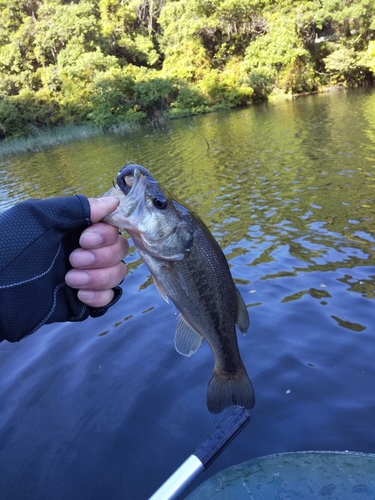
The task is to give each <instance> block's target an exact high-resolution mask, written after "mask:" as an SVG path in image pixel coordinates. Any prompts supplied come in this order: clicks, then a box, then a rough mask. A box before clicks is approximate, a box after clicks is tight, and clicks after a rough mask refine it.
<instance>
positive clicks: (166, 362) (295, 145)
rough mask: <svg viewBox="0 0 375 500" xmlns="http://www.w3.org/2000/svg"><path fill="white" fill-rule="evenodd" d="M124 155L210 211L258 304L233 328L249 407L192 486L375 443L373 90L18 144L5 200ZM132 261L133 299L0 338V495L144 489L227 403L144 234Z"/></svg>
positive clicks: (95, 180) (112, 494)
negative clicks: (192, 345) (180, 327)
mask: <svg viewBox="0 0 375 500" xmlns="http://www.w3.org/2000/svg"><path fill="white" fill-rule="evenodd" d="M128 160H132V161H136V162H137V163H140V164H142V165H144V166H146V167H147V168H149V169H150V170H151V172H152V173H153V174H154V175H155V177H157V179H158V180H160V181H161V182H162V183H163V184H164V185H166V186H167V187H168V188H169V189H170V191H172V192H173V193H174V194H175V195H177V196H178V197H179V198H180V199H182V200H184V201H187V202H188V203H189V204H190V206H191V207H193V208H194V209H195V210H196V211H197V212H198V213H199V214H200V215H201V217H202V218H203V220H204V221H205V222H206V223H207V225H208V226H209V227H210V229H211V231H212V232H213V234H214V235H215V237H216V238H217V240H218V241H219V243H220V244H221V246H222V248H223V250H224V252H225V254H226V255H227V257H228V260H229V262H230V266H231V271H232V274H233V277H234V279H235V281H236V282H237V284H238V287H239V289H240V291H241V294H242V296H243V297H244V299H245V302H246V304H247V307H248V309H249V313H250V317H251V324H250V329H249V332H248V334H247V335H246V336H245V337H243V336H242V335H239V344H240V350H241V354H242V358H243V360H244V363H245V365H246V367H247V370H248V373H249V375H250V377H251V379H252V381H253V385H254V388H255V392H256V399H257V402H256V405H255V407H254V410H253V411H252V420H251V423H250V424H249V425H248V426H247V428H246V429H245V430H244V431H243V432H242V433H241V434H240V436H238V437H237V438H236V440H235V441H234V442H233V443H232V444H231V445H230V446H229V447H228V448H227V449H226V450H225V451H224V453H223V454H222V455H221V456H220V457H219V458H218V459H217V461H216V462H215V463H214V464H213V465H212V466H211V468H210V469H209V470H208V472H206V473H205V474H203V475H201V476H200V477H199V478H198V480H196V481H195V483H194V485H197V484H199V482H201V481H202V480H204V479H205V478H207V477H209V475H211V474H213V473H215V472H217V471H218V470H221V469H223V468H225V467H227V466H229V465H233V464H236V463H240V462H242V461H245V460H248V459H251V458H254V457H259V456H263V455H267V454H271V453H279V452H286V451H300V450H355V451H363V452H375V433H374V422H375V362H374V355H375V328H374V319H375V302H374V297H375V239H374V238H375V220H374V217H375V204H374V197H375V191H374V188H375V92H374V91H355V92H351V93H348V94H345V93H340V94H327V95H318V96H311V97H307V98H300V99H298V100H293V101H292V102H282V103H278V104H269V105H261V106H256V107H253V108H249V109H246V110H241V111H235V112H228V113H226V112H225V113H219V114H212V115H207V116H202V117H196V118H189V119H185V120H180V121H171V122H169V123H167V124H166V125H165V126H164V127H163V128H161V129H159V130H154V129H142V130H141V131H138V132H135V133H133V134H131V135H128V136H110V135H105V136H102V137H96V138H94V139H92V140H89V141H87V142H77V143H71V144H67V145H64V146H61V147H56V148H54V149H50V150H45V151H43V152H38V153H34V154H28V155H22V156H17V157H13V158H9V159H7V160H5V161H3V162H2V163H0V173H1V179H2V185H1V201H0V211H2V210H5V209H6V208H8V207H10V206H12V205H13V204H14V203H16V202H19V201H21V200H23V199H26V198H29V197H35V196H39V197H45V196H60V195H70V194H73V193H77V192H80V193H85V194H87V195H94V196H96V195H100V194H102V193H104V192H105V191H107V190H108V189H109V188H110V187H111V184H112V179H114V178H115V176H116V173H117V170H118V169H119V168H120V167H121V166H122V165H123V164H124V163H125V162H126V161H128ZM19 229H20V231H22V225H20V228H19ZM127 263H128V267H129V269H130V274H129V275H128V277H127V278H126V280H125V282H124V284H123V288H124V294H123V298H122V299H121V301H120V302H119V303H118V304H116V306H114V307H113V308H112V309H110V311H109V312H108V313H107V314H106V315H105V316H103V317H101V318H99V319H95V320H94V319H89V320H87V321H86V322H84V323H77V324H62V325H51V326H48V327H44V328H42V329H41V330H39V332H37V333H35V334H34V335H32V336H31V337H28V338H26V339H24V340H23V341H21V342H20V343H18V344H8V343H6V342H3V343H2V344H0V362H1V377H0V395H1V410H0V426H1V427H0V450H1V454H0V471H1V480H0V498H4V499H8V498H9V499H12V500H24V499H25V498H27V499H28V500H34V499H35V500H36V499H38V500H40V499H42V498H43V499H44V498H45V499H47V498H48V499H49V498H53V499H54V500H63V499H64V500H65V499H70V500H75V499H77V500H78V499H79V500H86V499H87V500H91V499H93V498H95V499H100V500H101V499H103V500H104V499H108V498H111V499H134V500H138V499H145V498H147V497H148V496H149V495H150V494H152V492H153V491H154V490H156V489H157V487H158V486H159V485H160V484H161V483H162V482H163V481H164V480H165V479H166V478H167V477H168V476H169V475H170V474H171V473H172V472H173V471H174V470H175V469H176V468H177V467H178V466H179V465H180V464H181V463H182V462H183V461H184V460H185V458H186V457H187V456H188V455H189V454H190V453H191V452H192V451H193V449H194V448H195V446H197V445H198V444H199V443H200V442H201V441H202V440H203V439H204V438H205V437H206V436H207V434H208V433H209V432H210V431H211V429H212V427H213V426H214V425H215V423H216V422H217V420H218V419H220V417H215V416H212V415H210V414H209V413H208V410H207V409H206V404H205V398H206V389H207V383H208V380H209V377H210V373H211V370H212V367H213V357H212V354H211V352H210V350H209V348H208V346H207V345H206V344H204V345H202V347H201V348H200V349H199V351H198V352H197V353H196V354H195V355H194V356H192V357H191V358H184V357H182V356H180V355H179V354H177V353H176V352H175V350H174V346H173V336H174V329H175V326H176V311H175V310H174V308H173V306H171V305H168V304H166V303H165V302H164V301H163V300H162V298H161V297H160V296H159V295H158V293H157V291H156V289H155V287H154V285H152V284H151V281H150V279H149V273H148V271H147V269H146V267H145V266H144V265H143V264H142V263H141V261H140V259H139V257H138V255H137V254H136V252H135V251H134V249H132V251H131V253H130V254H129V256H128V258H127ZM21 313H22V311H20V314H21Z"/></svg>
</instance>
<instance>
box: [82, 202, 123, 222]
mask: <svg viewBox="0 0 375 500" xmlns="http://www.w3.org/2000/svg"><path fill="white" fill-rule="evenodd" d="M88 200H89V203H90V219H91V222H93V223H95V222H99V221H100V220H102V219H103V217H105V216H106V215H109V214H110V213H112V212H114V211H115V210H116V208H117V207H118V205H119V203H120V200H119V199H118V198H117V197H116V196H103V198H89V199H88Z"/></svg>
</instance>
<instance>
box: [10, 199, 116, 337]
mask: <svg viewBox="0 0 375 500" xmlns="http://www.w3.org/2000/svg"><path fill="white" fill-rule="evenodd" d="M90 224H91V221H90V205H89V202H88V200H87V198H86V197H85V196H82V195H76V196H71V197H65V198H50V199H44V200H27V201H24V202H22V203H20V204H18V205H16V206H14V207H12V208H11V209H9V210H7V211H6V212H4V213H2V214H0V234H1V237H0V256H1V257H0V341H1V340H4V339H5V340H8V341H10V342H16V341H18V340H20V339H21V338H23V337H25V336H26V335H29V334H31V333H33V332H35V331H36V330H37V329H38V328H40V327H41V326H42V325H44V324H47V323H54V322H61V321H82V320H84V319H86V318H87V317H88V316H93V317H95V316H101V315H102V314H104V313H105V312H106V311H107V309H108V307H110V306H111V305H112V304H114V303H115V302H117V300H118V299H119V297H120V296H121V288H120V287H116V288H115V289H114V291H115V297H114V300H112V302H111V303H110V304H109V305H108V306H106V307H101V308H91V307H89V306H86V305H85V304H83V303H82V302H81V301H80V300H79V299H78V297H77V291H76V290H74V289H72V288H70V287H69V286H68V285H67V284H66V283H65V274H66V273H67V272H68V270H69V269H71V267H72V266H71V265H70V262H69V255H70V254H71V252H72V251H73V250H74V249H76V248H78V247H79V238H80V235H81V233H82V231H83V230H84V229H85V228H86V227H88V226H89V225H90Z"/></svg>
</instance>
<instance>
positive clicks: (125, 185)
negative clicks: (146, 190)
mask: <svg viewBox="0 0 375 500" xmlns="http://www.w3.org/2000/svg"><path fill="white" fill-rule="evenodd" d="M141 176H143V177H144V178H145V180H146V179H147V180H148V181H153V182H156V180H155V179H154V177H153V176H152V175H151V174H150V172H149V171H148V170H147V169H146V168H144V167H142V166H141V165H137V164H131V165H125V166H124V167H122V169H121V170H120V171H119V173H118V175H117V178H116V182H117V185H118V187H119V188H120V189H121V191H122V192H123V193H124V195H125V196H128V195H129V194H130V193H131V192H132V191H135V189H136V187H137V184H138V181H139V179H140V177H141Z"/></svg>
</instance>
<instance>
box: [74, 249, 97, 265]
mask: <svg viewBox="0 0 375 500" xmlns="http://www.w3.org/2000/svg"><path fill="white" fill-rule="evenodd" d="M94 261H95V255H94V254H93V253H92V252H89V251H88V250H81V249H79V250H75V251H74V252H72V253H71V254H70V263H71V264H72V266H73V267H88V266H91V264H93V263H94Z"/></svg>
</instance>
